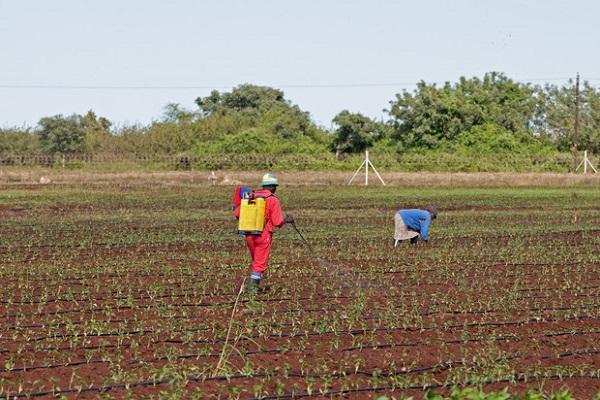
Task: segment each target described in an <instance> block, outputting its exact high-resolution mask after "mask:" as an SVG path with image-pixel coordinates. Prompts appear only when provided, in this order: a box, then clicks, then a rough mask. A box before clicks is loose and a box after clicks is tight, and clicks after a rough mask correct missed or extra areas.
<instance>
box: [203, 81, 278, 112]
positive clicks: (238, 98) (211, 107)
mask: <svg viewBox="0 0 600 400" xmlns="http://www.w3.org/2000/svg"><path fill="white" fill-rule="evenodd" d="M196 104H197V105H198V107H199V108H200V110H201V112H202V113H203V114H204V115H205V116H208V115H211V114H215V113H225V112H231V111H238V112H240V111H246V112H258V111H265V110H267V109H270V108H271V107H273V106H276V105H284V106H290V104H289V102H288V101H287V100H285V98H284V95H283V92H282V91H281V90H279V89H274V88H271V87H268V86H256V85H251V84H243V85H239V86H238V87H236V88H234V89H233V90H232V91H231V92H228V93H219V91H218V90H213V91H212V92H211V93H210V95H209V96H207V97H198V98H197V99H196Z"/></svg>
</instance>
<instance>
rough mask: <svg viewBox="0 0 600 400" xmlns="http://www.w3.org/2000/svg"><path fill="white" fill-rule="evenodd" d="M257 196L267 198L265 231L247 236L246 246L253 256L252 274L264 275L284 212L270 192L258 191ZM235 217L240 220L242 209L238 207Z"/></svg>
mask: <svg viewBox="0 0 600 400" xmlns="http://www.w3.org/2000/svg"><path fill="white" fill-rule="evenodd" d="M254 193H255V194H256V196H260V197H266V199H265V202H266V207H265V229H264V230H263V231H262V233H261V234H260V235H246V244H247V245H248V249H249V250H250V255H251V256H252V272H259V273H261V274H262V273H263V272H264V271H265V270H266V269H267V263H268V262H269V254H270V253H271V243H272V240H273V228H275V227H277V228H281V227H282V226H283V212H282V211H281V204H280V203H279V199H278V198H277V197H275V195H274V194H272V193H271V192H270V191H269V190H257V191H255V192H254ZM234 215H235V216H236V217H238V218H239V216H240V208H239V207H236V209H235V211H234Z"/></svg>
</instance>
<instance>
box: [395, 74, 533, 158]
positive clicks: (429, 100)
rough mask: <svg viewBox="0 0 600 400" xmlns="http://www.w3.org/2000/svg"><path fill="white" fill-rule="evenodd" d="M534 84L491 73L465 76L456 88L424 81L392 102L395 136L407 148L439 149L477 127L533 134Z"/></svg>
mask: <svg viewBox="0 0 600 400" xmlns="http://www.w3.org/2000/svg"><path fill="white" fill-rule="evenodd" d="M533 93H534V90H533V88H531V87H530V86H529V85H524V84H520V83H517V82H514V81H512V80H511V79H509V78H507V77H506V76H504V75H503V74H501V73H497V72H491V73H487V74H485V75H484V77H483V79H479V78H471V79H466V78H464V77H461V78H460V80H459V82H458V83H456V84H455V85H452V84H450V83H449V82H447V83H446V84H445V85H444V86H443V87H441V88H438V87H437V86H436V85H435V84H427V83H425V82H420V83H419V84H418V85H417V90H416V91H415V93H414V94H412V93H409V92H407V91H404V92H403V93H402V94H397V95H396V100H395V101H391V102H390V104H391V108H390V110H389V111H388V113H389V114H390V116H391V117H392V120H393V123H394V133H393V135H392V137H393V138H394V139H395V140H397V141H399V142H400V143H401V144H402V145H403V146H404V147H427V148H435V147H437V146H439V145H440V144H442V143H443V142H444V141H448V140H453V139H454V138H456V136H457V135H459V134H460V133H461V132H465V131H468V130H470V129H471V127H473V126H477V125H482V124H485V123H493V124H496V125H498V126H500V127H502V128H505V129H507V130H509V131H512V132H517V131H523V130H528V128H529V126H530V124H531V123H532V121H533V118H534V116H535V111H536V107H537V105H538V99H537V98H536V97H535V96H534V95H533Z"/></svg>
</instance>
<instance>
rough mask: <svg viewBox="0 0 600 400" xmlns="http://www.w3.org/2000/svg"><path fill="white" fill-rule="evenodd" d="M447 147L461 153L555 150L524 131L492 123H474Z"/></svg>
mask: <svg viewBox="0 0 600 400" xmlns="http://www.w3.org/2000/svg"><path fill="white" fill-rule="evenodd" d="M449 148H451V149H453V150H455V151H458V152H459V153H461V154H471V155H477V154H480V155H497V154H503V153H504V154H521V155H526V154H536V155H539V154H546V155H549V154H554V153H556V150H554V149H552V148H551V147H550V146H548V145H546V144H544V143H542V142H541V141H539V140H537V139H535V138H534V137H532V136H531V135H530V134H529V133H527V132H526V131H514V132H513V131H510V130H508V129H506V128H503V127H501V126H499V125H496V124H494V123H486V124H484V125H476V126H473V127H471V129H470V130H468V131H466V132H462V133H460V134H459V135H458V136H457V137H456V140H455V141H454V142H452V143H451V145H450V146H449Z"/></svg>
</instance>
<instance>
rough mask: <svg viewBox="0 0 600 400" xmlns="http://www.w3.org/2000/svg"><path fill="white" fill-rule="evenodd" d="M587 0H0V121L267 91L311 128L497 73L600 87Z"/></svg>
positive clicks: (123, 114) (592, 10)
mask: <svg viewBox="0 0 600 400" xmlns="http://www.w3.org/2000/svg"><path fill="white" fill-rule="evenodd" d="M599 15H600V2H599V1H596V0H589V1H583V0H498V1H492V0H452V1H450V0H419V1H416V0H411V1H408V0H406V1H405V0H396V1H393V0H387V1H384V0H346V1H344V0H338V1H333V0H329V1H327V0H297V1H288V0H254V1H250V0H246V1H243V0H170V1H166V0H103V1H85V0H52V1H47V0H0V50H1V52H0V127H5V128H6V127H11V126H18V127H23V126H35V125H36V124H37V122H38V121H39V119H40V118H42V117H45V116H51V115H57V114H63V115H69V114H72V113H79V114H83V113H86V112H87V111H88V110H90V109H91V110H94V112H96V114H98V115H102V116H105V117H107V118H109V119H110V120H111V121H113V123H114V124H115V125H116V126H124V125H129V124H138V123H139V124H147V123H150V122H151V121H153V120H158V119H160V118H161V115H162V113H163V110H164V106H165V105H167V104H168V103H179V104H181V105H182V106H183V107H185V108H188V109H191V110H193V109H195V108H196V106H195V103H194V100H195V99H196V98H197V97H199V96H206V95H208V94H209V93H210V91H211V90H213V89H217V90H219V91H229V90H231V88H233V87H235V86H237V85H239V84H242V83H253V84H258V85H267V86H272V87H277V88H280V89H282V90H283V91H284V93H285V95H286V98H287V99H289V100H290V101H291V102H292V103H294V104H298V105H299V106H300V107H301V108H302V109H303V110H306V111H309V112H310V114H311V117H312V119H313V120H314V121H315V122H316V123H317V124H319V125H321V126H323V127H326V128H329V127H331V119H332V118H333V117H334V116H335V115H336V114H337V113H339V112H340V111H342V110H344V109H347V110H350V111H352V112H361V113H363V114H365V115H368V116H370V117H372V118H377V119H380V118H386V114H385V112H384V111H383V110H384V109H386V108H388V107H389V102H390V101H391V100H393V99H394V98H395V94H396V93H400V92H402V91H403V90H409V91H412V90H414V88H415V83H416V82H418V81H421V80H424V81H426V82H439V83H443V82H445V81H451V82H454V81H456V80H457V79H458V78H459V77H461V76H466V77H472V76H482V75H483V74H484V73H485V72H489V71H500V72H503V73H505V74H507V75H508V76H509V77H511V78H513V79H515V80H518V81H523V82H532V83H536V84H537V83H539V84H543V83H545V82H548V83H553V84H564V83H566V82H567V80H568V79H569V78H573V77H574V76H575V74H576V73H577V72H579V73H580V74H581V76H582V79H586V80H589V81H590V82H591V83H592V84H594V85H598V86H600V40H599V39H600V23H598V18H599Z"/></svg>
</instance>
